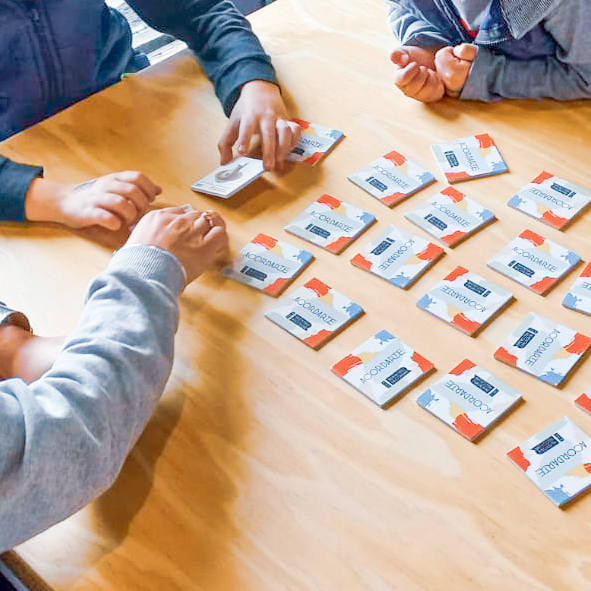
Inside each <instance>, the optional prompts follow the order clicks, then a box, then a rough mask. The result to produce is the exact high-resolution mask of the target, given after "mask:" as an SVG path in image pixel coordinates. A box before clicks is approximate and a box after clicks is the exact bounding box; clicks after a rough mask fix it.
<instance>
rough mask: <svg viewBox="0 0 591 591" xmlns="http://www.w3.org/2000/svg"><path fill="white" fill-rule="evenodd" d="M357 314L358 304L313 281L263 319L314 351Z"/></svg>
mask: <svg viewBox="0 0 591 591" xmlns="http://www.w3.org/2000/svg"><path fill="white" fill-rule="evenodd" d="M361 314H363V308H362V307H361V306H360V305H359V304H357V303H355V302H354V301H352V300H350V299H349V298H348V297H346V296H344V295H343V294H342V293H340V292H338V291H336V290H335V289H332V288H331V287H329V286H328V285H326V284H325V283H323V282H322V281H320V280H319V279H316V278H314V279H310V281H308V282H307V283H305V284H304V285H303V286H301V287H298V288H297V289H296V290H295V291H293V292H292V293H291V294H289V295H287V296H285V297H284V298H282V299H281V300H280V301H279V302H277V305H276V306H275V307H274V308H271V309H270V310H268V311H267V312H266V313H265V317H266V318H268V319H269V320H271V321H273V322H275V324H278V325H279V326H280V327H281V328H284V329H285V330H286V331H287V332H289V333H291V334H292V335H294V336H295V337H297V338H298V339H300V340H301V341H303V342H304V343H306V345H308V346H309V347H312V348H313V349H317V348H319V347H320V346H321V345H323V344H324V343H326V342H327V341H328V340H329V339H330V338H332V337H333V336H334V335H335V334H336V333H337V332H339V331H341V330H342V329H343V328H345V326H347V325H348V324H349V323H350V322H352V321H353V320H354V319H355V318H357V317H358V316H360V315H361Z"/></svg>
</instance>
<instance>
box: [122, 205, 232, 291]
mask: <svg viewBox="0 0 591 591" xmlns="http://www.w3.org/2000/svg"><path fill="white" fill-rule="evenodd" d="M126 244H128V245H129V244H151V245H153V246H158V247H160V248H164V249H165V250H168V251H169V252H171V253H172V254H173V255H175V256H176V257H177V259H178V260H179V261H180V263H181V265H182V266H183V268H184V269H185V274H186V277H187V284H189V283H191V281H193V280H194V279H196V278H197V277H199V275H201V274H202V273H204V272H205V271H209V270H211V269H213V268H214V267H216V266H219V265H221V264H224V263H226V262H227V260H228V257H229V249H228V234H227V233H226V224H225V222H224V220H223V219H222V217H221V216H220V215H219V214H218V213H216V212H215V211H198V210H192V211H188V212H185V210H184V209H183V208H182V207H167V208H165V209H158V210H152V211H150V212H148V213H147V214H146V215H145V216H144V217H143V218H142V219H141V220H140V221H139V222H138V223H137V225H136V227H135V228H134V229H133V231H132V232H131V235H130V236H129V238H128V240H127V242H126Z"/></svg>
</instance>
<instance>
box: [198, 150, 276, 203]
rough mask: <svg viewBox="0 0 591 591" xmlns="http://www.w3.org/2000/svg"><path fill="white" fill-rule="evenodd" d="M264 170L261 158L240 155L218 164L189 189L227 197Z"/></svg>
mask: <svg viewBox="0 0 591 591" xmlns="http://www.w3.org/2000/svg"><path fill="white" fill-rule="evenodd" d="M263 172H265V166H264V164H263V161H262V160H258V159H256V158H249V157H247V156H240V157H238V158H236V159H234V160H232V162H230V163H229V164H224V165H223V166H219V167H218V168H216V169H215V170H213V171H212V172H210V173H209V174H208V175H206V176H204V177H203V178H202V179H199V180H198V181H195V182H194V183H193V184H192V185H191V189H193V191H196V192H197V193H207V194H208V195H214V196H215V197H222V198H223V199H227V198H228V197H231V196H232V195H234V193H237V192H238V191H240V189H242V188H243V187H246V185H248V184H250V183H252V181H254V180H255V179H256V178H258V177H259V176H261V174H263Z"/></svg>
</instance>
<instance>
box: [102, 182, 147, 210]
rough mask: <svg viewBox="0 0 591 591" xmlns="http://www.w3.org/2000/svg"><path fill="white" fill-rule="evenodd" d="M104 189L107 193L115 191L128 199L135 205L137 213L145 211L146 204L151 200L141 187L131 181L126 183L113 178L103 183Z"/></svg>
mask: <svg viewBox="0 0 591 591" xmlns="http://www.w3.org/2000/svg"><path fill="white" fill-rule="evenodd" d="M105 190H106V191H108V192H109V193H116V194H118V195H120V196H121V197H124V198H125V199H127V200H128V201H130V202H131V203H132V204H133V205H134V206H135V208H136V210H137V215H139V214H140V213H143V212H144V211H146V209H147V208H148V205H149V204H150V202H151V201H152V200H153V197H150V195H148V194H146V193H145V192H144V190H143V189H142V188H141V187H138V186H137V185H135V184H133V183H127V182H124V181H119V180H115V179H112V180H110V181H109V183H108V184H107V185H105Z"/></svg>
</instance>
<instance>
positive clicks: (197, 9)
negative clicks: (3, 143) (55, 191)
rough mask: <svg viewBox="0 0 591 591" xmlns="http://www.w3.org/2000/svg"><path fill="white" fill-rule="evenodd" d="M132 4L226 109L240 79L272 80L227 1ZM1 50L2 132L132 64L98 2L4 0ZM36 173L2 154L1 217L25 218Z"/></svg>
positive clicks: (126, 34) (134, 0) (126, 39)
mask: <svg viewBox="0 0 591 591" xmlns="http://www.w3.org/2000/svg"><path fill="white" fill-rule="evenodd" d="M128 3H129V4H130V5H131V6H132V8H134V10H136V12H138V14H139V15H140V16H141V17H142V18H143V20H145V21H146V22H147V23H148V24H149V25H151V26H152V27H154V28H156V29H158V30H160V31H162V32H165V33H168V34H170V35H173V36H174V37H176V38H178V39H181V40H183V41H185V42H186V43H187V44H188V45H189V47H190V48H191V49H192V50H193V51H194V52H195V54H196V55H197V57H198V59H199V62H200V64H201V66H202V67H203V70H204V72H205V74H206V75H207V77H208V78H209V79H210V80H211V81H212V82H213V84H214V87H215V91H216V94H217V96H218V98H219V99H220V101H221V103H222V106H223V108H224V112H225V113H226V114H227V115H228V114H229V113H230V112H231V110H232V108H233V106H234V104H235V102H236V100H237V99H238V96H239V92H240V87H241V86H242V85H243V84H245V83H246V82H248V81H250V80H255V79H256V80H268V81H271V82H276V78H275V73H274V70H273V67H272V65H271V60H270V58H269V56H268V55H267V54H266V53H265V52H264V50H263V48H262V47H261V45H260V43H259V41H258V39H257V38H256V36H255V35H254V33H253V32H252V30H251V28H250V25H249V23H248V21H247V20H246V19H245V18H244V16H242V15H241V14H240V13H239V12H238V10H237V9H236V8H235V7H234V5H233V4H232V3H231V2H229V1H228V0H128ZM0 55H1V56H2V58H1V59H0V139H4V138H6V137H8V136H10V135H12V134H14V133H16V132H17V131H20V130H22V129H24V128H26V127H29V126H30V125H33V124H34V123H36V122H38V121H40V120H41V119H44V118H45V117H47V116H49V115H51V114H53V113H55V112H56V111H58V110H60V109H63V108H64V107H66V106H68V105H69V104H71V103H73V102H75V101H77V100H80V99H81V98H84V97H86V96H88V95H89V94H91V93H93V92H96V91H97V90H100V89H101V88H103V87H105V86H108V85H109V84H112V83H113V82H116V81H118V80H119V79H120V78H121V75H122V74H123V73H125V72H133V71H135V70H136V69H137V65H138V56H137V55H136V54H135V53H134V51H133V50H132V47H131V31H130V29H129V25H128V23H127V21H126V20H125V18H124V17H123V16H121V14H119V13H118V12H117V11H115V10H113V9H110V8H109V7H107V6H106V4H105V3H104V1H103V0H0ZM31 157H32V158H33V157H34V155H31ZM41 173H42V169H40V168H39V167H29V166H26V165H17V164H16V163H14V162H11V161H10V160H8V159H6V158H5V157H3V156H0V218H2V219H24V197H25V194H26V191H27V189H28V186H29V184H30V182H31V180H32V179H33V178H35V177H36V176H38V175H40V174H41Z"/></svg>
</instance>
